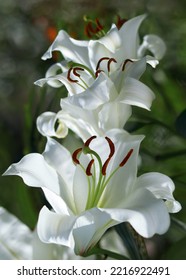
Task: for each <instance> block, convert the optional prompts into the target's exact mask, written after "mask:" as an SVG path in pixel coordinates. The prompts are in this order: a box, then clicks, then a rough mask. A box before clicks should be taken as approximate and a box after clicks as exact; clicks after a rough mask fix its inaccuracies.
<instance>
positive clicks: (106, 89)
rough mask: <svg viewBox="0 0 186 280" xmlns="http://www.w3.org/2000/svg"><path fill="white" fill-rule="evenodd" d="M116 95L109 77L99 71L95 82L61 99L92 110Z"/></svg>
mask: <svg viewBox="0 0 186 280" xmlns="http://www.w3.org/2000/svg"><path fill="white" fill-rule="evenodd" d="M116 97H117V92H116V89H115V86H114V84H113V82H112V81H111V79H109V78H108V77H107V76H106V75H105V74H103V73H100V74H99V76H98V78H97V79H96V80H95V82H94V83H93V84H92V86H90V87H89V88H88V89H87V90H85V91H84V92H82V93H80V94H78V95H74V96H70V97H67V98H64V99H63V102H64V103H71V104H73V105H75V106H78V107H81V108H83V109H86V110H93V109H96V108H98V107H99V106H100V105H102V104H104V103H106V102H108V101H110V100H112V99H114V98H116Z"/></svg>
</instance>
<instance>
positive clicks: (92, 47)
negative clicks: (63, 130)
mask: <svg viewBox="0 0 186 280" xmlns="http://www.w3.org/2000/svg"><path fill="white" fill-rule="evenodd" d="M144 18H145V15H141V16H137V17H135V18H133V19H131V20H128V21H127V22H125V23H124V24H123V26H122V27H121V28H120V29H119V30H118V28H117V27H116V25H115V24H113V25H112V27H111V29H110V30H109V31H108V33H107V34H106V35H105V36H103V37H102V38H100V39H98V40H89V41H85V40H84V41H83V40H75V39H73V38H71V37H70V36H69V35H68V34H67V33H66V32H65V31H64V30H61V31H60V32H59V33H58V35H57V37H56V39H55V40H54V42H53V44H52V45H51V46H50V47H49V49H48V50H47V52H46V53H45V54H44V55H43V57H42V59H44V60H46V59H48V58H51V57H52V52H53V51H60V52H61V54H62V55H63V57H64V59H65V61H63V62H62V63H57V64H55V65H53V66H51V68H49V70H48V71H47V73H46V77H45V78H44V79H40V80H38V81H36V82H35V84H37V85H39V86H43V85H44V84H45V83H48V84H50V85H51V86H53V87H59V86H60V85H62V84H64V85H65V86H66V87H67V90H68V92H69V94H74V93H80V92H82V91H83V90H84V89H86V88H87V87H89V86H90V85H91V84H92V83H93V81H94V80H95V79H96V77H97V75H98V74H99V73H100V71H105V72H106V73H108V72H111V73H112V72H113V71H115V70H119V69H120V70H121V68H122V67H123V65H124V64H125V62H126V61H128V60H131V61H136V60H138V59H141V58H143V57H144V55H145V52H146V50H147V51H150V52H151V53H152V56H150V55H147V56H145V60H146V62H147V63H148V64H150V65H151V66H153V67H155V66H156V65H157V64H158V63H159V61H158V60H159V59H161V58H162V57H163V55H164V53H165V50H166V47H165V44H164V42H163V40H162V39H161V38H159V37H158V36H156V35H153V34H150V35H146V36H145V37H144V39H143V42H142V43H141V45H140V44H139V35H138V29H139V27H140V25H141V23H142V21H143V20H144ZM68 62H72V63H68ZM59 70H60V71H61V72H62V73H61V74H57V73H58V72H59ZM108 74H109V73H108Z"/></svg>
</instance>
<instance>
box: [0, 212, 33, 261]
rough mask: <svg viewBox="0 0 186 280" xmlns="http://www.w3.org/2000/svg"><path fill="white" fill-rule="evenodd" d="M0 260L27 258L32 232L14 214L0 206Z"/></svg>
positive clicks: (30, 253)
mask: <svg viewBox="0 0 186 280" xmlns="http://www.w3.org/2000/svg"><path fill="white" fill-rule="evenodd" d="M0 228H1V230H0V260H29V259H31V257H32V232H31V231H30V229H29V228H28V227H27V226H26V225H25V224H23V223H22V222H21V221H19V220H18V219H17V218H16V217H15V216H13V215H12V214H10V213H9V212H8V211H6V210H5V209H4V208H3V207H0Z"/></svg>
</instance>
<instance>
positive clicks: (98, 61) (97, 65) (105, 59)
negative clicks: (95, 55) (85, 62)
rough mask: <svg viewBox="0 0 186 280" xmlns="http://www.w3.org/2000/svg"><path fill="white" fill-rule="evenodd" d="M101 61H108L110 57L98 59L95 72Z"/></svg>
mask: <svg viewBox="0 0 186 280" xmlns="http://www.w3.org/2000/svg"><path fill="white" fill-rule="evenodd" d="M103 60H110V57H106V56H105V57H102V58H100V60H99V61H98V63H97V66H96V71H97V70H98V69H99V67H100V64H101V62H102V61H103Z"/></svg>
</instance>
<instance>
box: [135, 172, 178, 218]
mask: <svg viewBox="0 0 186 280" xmlns="http://www.w3.org/2000/svg"><path fill="white" fill-rule="evenodd" d="M137 187H138V188H142V187H143V188H147V189H148V190H150V191H151V192H152V193H153V194H154V195H155V197H157V198H161V199H164V200H166V202H165V204H166V205H167V208H168V211H169V212H170V213H176V212H179V211H180V210H181V205H180V203H179V202H178V201H176V200H175V199H174V197H173V195H172V193H173V191H174V189H175V185H174V183H173V181H172V180H171V179H170V178H169V177H168V176H166V175H164V174H161V173H157V172H150V173H147V174H144V175H141V176H140V177H139V178H138V179H137Z"/></svg>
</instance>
